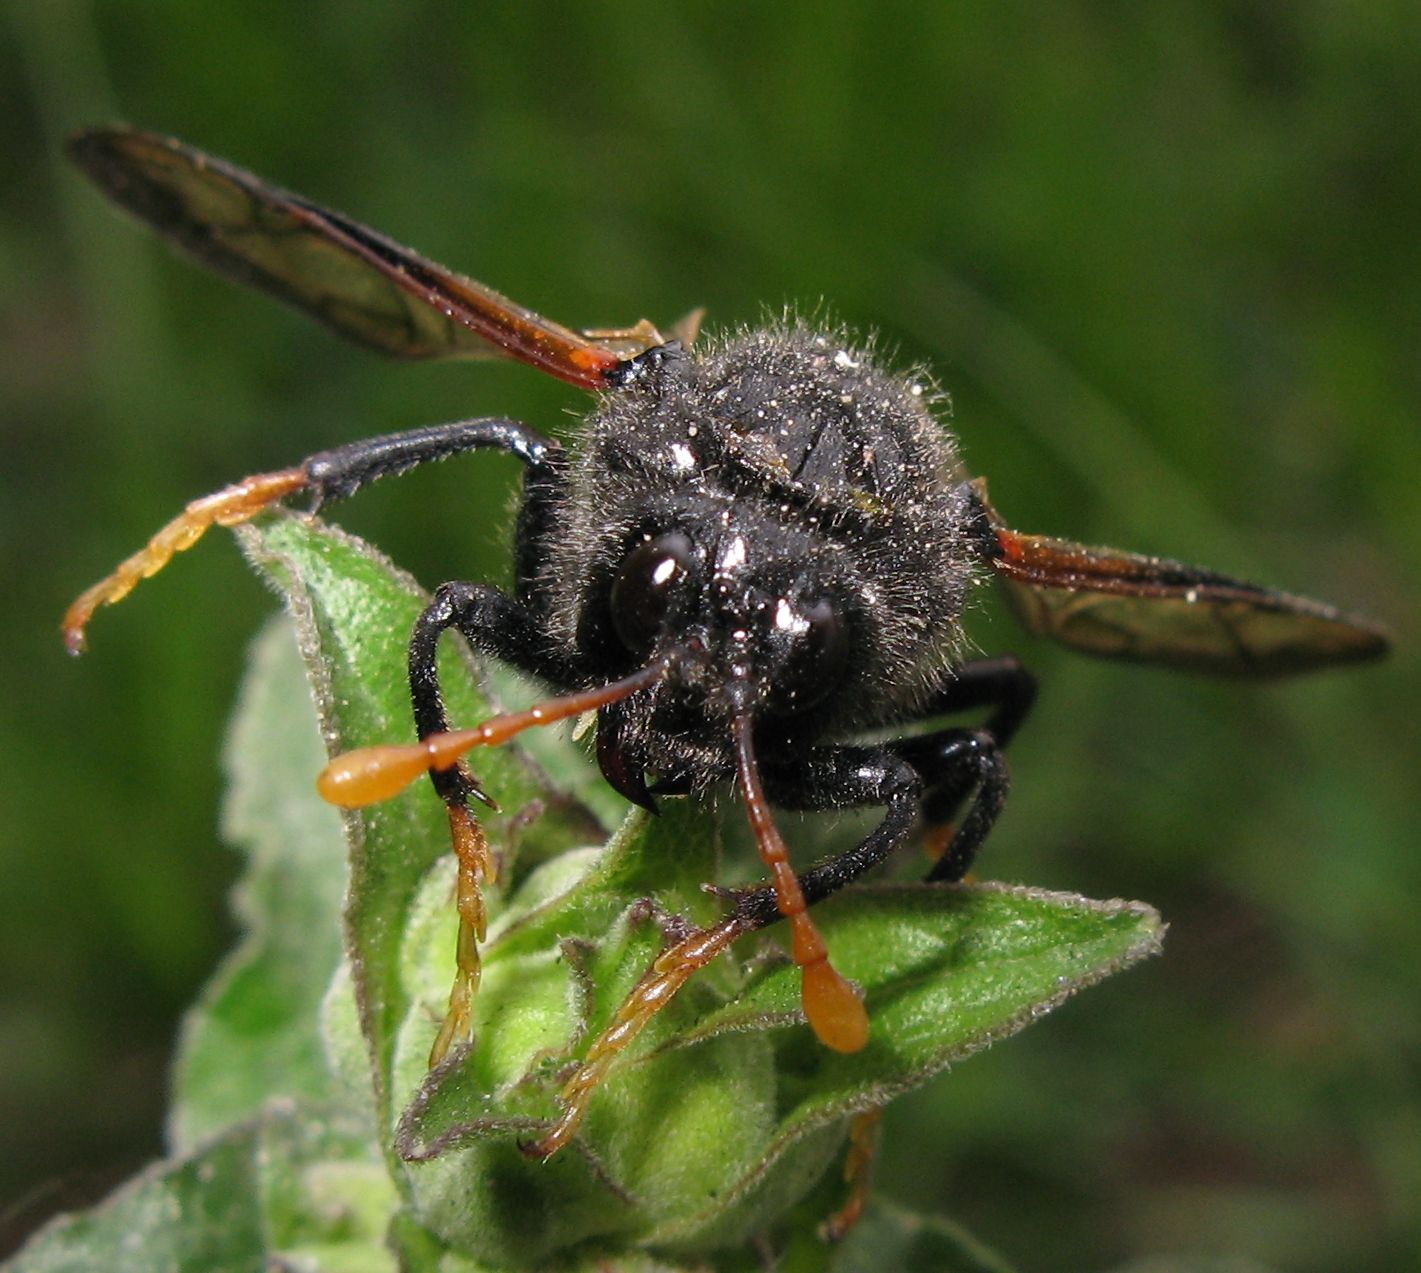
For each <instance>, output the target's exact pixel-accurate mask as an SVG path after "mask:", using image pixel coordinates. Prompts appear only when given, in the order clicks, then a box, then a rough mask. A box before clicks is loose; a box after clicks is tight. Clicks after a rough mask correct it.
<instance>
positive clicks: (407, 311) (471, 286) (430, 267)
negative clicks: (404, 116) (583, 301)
mask: <svg viewBox="0 0 1421 1273" xmlns="http://www.w3.org/2000/svg"><path fill="white" fill-rule="evenodd" d="M69 155H70V158H71V159H73V160H74V162H75V163H76V164H78V165H79V167H80V168H82V169H83V170H84V172H85V173H87V174H88V176H89V177H91V178H92V179H93V180H94V181H95V182H96V183H97V184H98V185H99V186H100V187H101V188H102V189H103V190H104V191H105V193H107V194H108V195H109V196H110V197H111V198H112V199H113V200H114V201H115V202H117V203H118V204H120V205H121V206H122V207H124V208H125V209H127V210H128V211H129V212H131V213H133V214H134V215H135V216H137V217H139V218H140V219H141V220H143V221H147V222H148V223H149V224H150V225H152V226H153V227H154V228H155V229H157V230H158V231H159V232H160V233H161V234H163V235H164V236H165V237H166V238H168V239H170V240H172V241H173V242H174V243H176V244H177V245H178V246H179V247H181V248H182V249H183V250H184V251H186V252H188V253H189V254H190V255H192V256H194V257H196V258H197V259H198V260H199V261H201V262H202V263H203V264H204V265H207V266H210V267H211V268H212V269H214V270H216V271H217V272H218V273H220V274H225V275H226V276H227V277H228V278H232V279H236V280H237V281H238V282H241V283H247V284H250V285H251V286H253V287H257V288H260V289H261V290H262V291H265V292H270V293H271V294H272V295H274V296H276V297H278V298H279V299H280V300H283V301H285V302H287V303H288V304H290V305H293V306H295V307H296V308H297V309H300V310H304V311H305V312H306V313H308V314H310V315H311V316H312V317H314V318H316V319H318V320H320V321H321V322H322V323H324V324H326V326H328V327H331V328H333V329H334V330H335V331H337V332H339V333H340V334H341V335H343V336H347V337H350V338H351V339H353V340H356V341H359V342H360V343H361V344H364V345H369V346H372V347H374V348H375V349H378V350H380V351H381V352H382V353H386V354H390V355H393V356H395V357H398V358H461V357H462V358H490V357H506V358H516V359H519V360H521V361H523V362H527V363H531V364H532V365H534V366H536V367H539V368H540V369H542V370H543V371H546V372H548V373H549V374H551V375H554V376H557V377H558V378H559V379H561V380H566V381H569V382H570V383H572V384H576V385H580V386H582V387H583V388H588V389H596V388H601V387H603V386H604V385H606V384H608V383H609V380H608V375H609V373H610V372H611V371H612V370H613V369H614V368H616V367H618V366H620V365H621V363H622V362H623V360H624V359H625V358H626V357H628V356H630V355H629V353H628V350H630V354H632V355H634V354H635V353H637V352H640V349H636V348H632V345H634V344H635V343H636V342H635V341H632V342H625V341H624V342H621V343H620V344H619V345H618V346H616V347H610V346H609V345H608V344H603V343H600V342H599V341H597V340H595V339H589V338H587V337H584V336H580V335H578V334H577V333H576V332H573V331H570V330H568V329H567V328H565V327H561V326H559V325H558V324H557V323H553V322H550V321H549V320H548V319H545V318H542V317H540V316H539V315H537V314H534V313H533V312H532V311H531V310H527V309H524V308H523V307H522V306H519V305H515V304H514V303H513V302H512V301H510V300H508V299H507V298H506V297H503V296H500V295H499V294H498V293H497V292H495V291H493V290H492V289H491V288H487V287H484V286H483V284H481V283H476V282H474V281H473V280H472V279H468V278H464V277H462V276H461V275H458V274H453V273H451V272H450V271H448V270H446V269H444V268H442V267H441V266H438V265H435V264H434V263H433V262H431V261H427V260H425V259H424V258H423V257H421V256H419V255H417V254H416V253H414V252H411V251H410V250H409V249H408V248H405V247H401V246H400V245H399V244H397V243H395V242H394V241H393V240H391V239H388V238H386V237H385V236H384V235H382V234H377V233H376V232H375V231H374V230H371V229H369V228H367V227H366V226H363V225H361V224H359V223H358V222H356V221H352V220H350V219H349V218H347V217H344V216H342V215H341V214H340V213H337V212H331V211H329V210H327V209H325V208H321V207H318V206H317V205H316V204H314V203H311V202H309V201H308V200H306V199H303V198H301V196H300V195H294V194H289V193H288V192H286V191H284V190H279V189H277V188H276V187H275V186H271V185H268V184H267V183H266V182H264V181H262V180H261V179H260V178H258V177H255V176H253V175H252V174H251V173H249V172H244V171H243V170H242V169H240V168H237V167H234V166H233V165H231V164H228V163H225V162H224V161H222V160H220V159H215V158H213V157H212V156H210V155H206V154H204V153H203V152H202V151H200V150H195V149H194V148H192V147H191V146H187V145H185V144H184V143H182V142H180V141H177V140H175V139H172V138H168V137H160V136H157V135H155V134H152V133H145V132H139V131H136V130H132V129H126V128H95V129H90V130H87V131H85V132H81V133H78V134H76V135H75V136H74V137H73V138H71V139H70V142H69ZM629 330H630V331H633V332H639V333H640V332H644V333H645V336H644V339H645V341H646V342H647V343H646V344H644V345H643V346H642V348H646V347H648V345H649V344H654V343H656V341H655V340H654V339H653V338H654V337H655V329H654V328H652V327H651V325H650V324H645V325H644V326H643V327H639V328H634V329H629Z"/></svg>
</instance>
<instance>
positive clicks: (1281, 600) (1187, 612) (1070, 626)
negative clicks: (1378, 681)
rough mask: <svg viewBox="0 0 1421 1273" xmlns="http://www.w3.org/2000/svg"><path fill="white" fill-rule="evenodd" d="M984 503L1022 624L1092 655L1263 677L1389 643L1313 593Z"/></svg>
mask: <svg viewBox="0 0 1421 1273" xmlns="http://www.w3.org/2000/svg"><path fill="white" fill-rule="evenodd" d="M987 512H988V516H989V517H990V518H991V527H990V530H991V536H992V542H991V544H990V546H989V555H990V557H991V560H992V565H993V566H994V567H996V570H997V572H998V574H999V575H1001V577H1002V578H1003V580H1004V581H1005V582H1006V584H1007V588H1008V592H1009V593H1010V596H1011V599H1012V602H1013V605H1014V607H1015V609H1016V611H1017V613H1018V615H1020V617H1021V619H1022V621H1023V622H1024V623H1025V624H1026V626H1027V627H1028V628H1030V629H1031V630H1032V631H1033V632H1038V633H1041V634H1042V635H1044V636H1050V637H1054V638H1055V639H1056V640H1058V641H1061V642H1063V643H1064V644H1066V645H1069V646H1072V647H1074V648H1075V649H1077V650H1083V651H1085V652H1086V653H1088V654H1098V655H1101V656H1103V657H1105V658H1113V659H1131V660H1136V661H1139V662H1144V663H1164V664H1168V665H1170V666H1172V667H1181V668H1190V669H1193V670H1195V671H1200V672H1209V673H1213V674H1215V675H1234V676H1256V677H1267V676H1287V675H1291V674H1294V673H1298V672H1309V671H1313V670H1314V669H1317V668H1324V667H1331V666H1335V665H1337V664H1342V663H1356V662H1361V661H1363V660H1366V659H1374V658H1378V657H1380V656H1381V655H1382V654H1384V653H1386V651H1387V649H1388V648H1389V646H1390V640H1389V638H1388V636H1387V633H1386V632H1385V631H1384V630H1383V629H1382V628H1380V627H1378V626H1377V625H1376V624H1374V623H1372V622H1370V621H1369V620H1367V619H1363V618H1360V617H1359V616H1357V615H1351V614H1346V613H1344V612H1343V611H1341V610H1337V609H1335V608H1334V607H1332V606H1329V605H1324V604H1323V603H1321V602H1319V601H1311V600H1308V599H1307V598H1306V597H1295V596H1292V595H1290V594H1289V593H1286V592H1277V591H1274V590H1273V589H1271V588H1262V587H1259V586H1257V585H1256V584H1250V583H1241V582H1240V581H1239V580H1237V579H1230V578H1228V577H1227V576H1226V575H1219V574H1215V573H1213V572H1212V571H1208V570H1200V569H1197V568H1196V567H1193V566H1186V565H1183V564H1181V563H1180V562H1177V561H1167V560H1164V559H1162V558H1159V557H1144V556H1140V555H1139V554H1136V553H1125V552H1118V551H1116V550H1115V549H1111V548H1087V547H1085V546H1084V545H1081V544H1075V543H1071V542H1069V541H1067V540H1062V539H1048V538H1046V537H1044V536H1041V535H1023V534H1020V533H1019V532H1017V531H1014V530H1009V529H1007V528H1006V527H1005V526H1002V525H1001V524H1000V523H999V522H997V521H996V518H995V514H993V513H991V511H990V509H987Z"/></svg>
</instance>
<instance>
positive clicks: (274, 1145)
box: [6, 1105, 395, 1273]
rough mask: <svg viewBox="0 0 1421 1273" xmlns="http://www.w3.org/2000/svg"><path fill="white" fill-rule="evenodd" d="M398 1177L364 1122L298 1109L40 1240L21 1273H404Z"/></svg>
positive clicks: (140, 1180)
mask: <svg viewBox="0 0 1421 1273" xmlns="http://www.w3.org/2000/svg"><path fill="white" fill-rule="evenodd" d="M393 1202H394V1194H393V1189H392V1187H391V1184H390V1180H389V1177H388V1175H387V1173H386V1172H385V1170H384V1168H383V1165H382V1164H381V1162H380V1160H379V1157H378V1156H377V1155H376V1154H375V1153H374V1152H373V1147H371V1146H370V1145H369V1142H368V1140H366V1139H365V1137H364V1135H363V1130H362V1129H361V1127H360V1126H359V1125H358V1123H357V1124H356V1125H351V1124H349V1123H348V1121H346V1120H342V1119H341V1118H339V1117H332V1116H331V1115H330V1114H329V1112H325V1113H323V1114H321V1115H319V1116H318V1115H316V1114H315V1113H314V1112H313V1111H310V1110H305V1109H301V1108H300V1107H298V1106H294V1105H288V1106H286V1107H284V1108H282V1109H280V1110H272V1111H269V1112H268V1113H267V1114H265V1115H263V1116H262V1117H261V1118H259V1119H256V1120H253V1121H251V1122H248V1123H245V1124H243V1125H241V1126H239V1127H237V1128H234V1129H231V1130H229V1131H228V1132H227V1133H225V1134H224V1135H223V1136H221V1137H219V1138H217V1139H216V1140H213V1141H211V1142H209V1143H208V1144H206V1145H205V1146H203V1147H202V1148H200V1149H198V1150H196V1151H194V1152H193V1153H191V1154H187V1155H184V1156H182V1157H179V1158H176V1159H172V1160H168V1161H165V1162H162V1163H158V1164H157V1165H155V1166H154V1167H151V1168H149V1169H148V1170H147V1171H145V1172H143V1173H142V1174H141V1175H139V1176H138V1177H136V1178H135V1179H134V1180H133V1181H131V1182H130V1183H129V1184H127V1185H125V1186H124V1187H123V1188H121V1189H119V1190H118V1191H117V1192H116V1193H114V1194H113V1195H112V1196H111V1197H109V1198H108V1199H107V1200H105V1201H104V1202H103V1203H101V1204H100V1205H99V1206H97V1207H95V1208H94V1209H93V1210H92V1211H89V1212H87V1213H85V1214H83V1215H79V1216H68V1217H64V1218H61V1219H59V1220H57V1221H55V1222H53V1223H52V1224H50V1225H48V1226H47V1227H46V1228H44V1229H42V1230H41V1231H40V1232H39V1233H37V1234H36V1235H35V1236H34V1237H33V1238H32V1239H31V1240H30V1241H29V1243H27V1244H26V1246H25V1247H24V1248H23V1249H22V1250H21V1251H20V1252H19V1254H18V1255H16V1256H15V1258H14V1259H13V1260H12V1261H10V1262H9V1263H8V1264H7V1265H6V1268H7V1270H9V1273H92V1271H93V1270H96V1269H102V1270H104V1271H105V1273H130V1271H131V1273H152V1270H154V1269H162V1270H165V1271H167V1273H210V1271H211V1270H214V1269H224V1270H225V1269H232V1270H237V1269H263V1268H270V1267H274V1266H279V1267H319V1268H320V1269H322V1270H329V1271H330V1273H393V1270H394V1267H395V1262H394V1259H393V1258H392V1256H391V1255H390V1254H389V1253H388V1252H387V1251H386V1250H385V1249H384V1245H383V1236H384V1230H385V1226H386V1224H387V1223H388V1218H389V1214H390V1211H391V1208H392V1204H393Z"/></svg>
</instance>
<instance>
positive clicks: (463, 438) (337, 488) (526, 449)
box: [61, 417, 561, 654]
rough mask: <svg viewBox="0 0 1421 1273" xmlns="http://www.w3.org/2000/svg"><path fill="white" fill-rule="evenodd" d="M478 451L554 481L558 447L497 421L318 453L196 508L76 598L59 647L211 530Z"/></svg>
mask: <svg viewBox="0 0 1421 1273" xmlns="http://www.w3.org/2000/svg"><path fill="white" fill-rule="evenodd" d="M479 447H496V448H498V449H500V450H503V451H509V452H511V453H512V454H514V455H516V456H518V457H519V459H521V460H523V462H524V463H525V464H527V465H529V466H530V469H531V470H535V471H538V472H539V474H540V476H539V479H538V482H540V483H542V484H543V485H546V484H547V482H548V481H550V480H552V477H551V475H552V473H553V471H554V470H555V469H556V468H557V467H558V457H559V455H560V454H561V448H560V447H559V446H558V445H557V443H555V442H552V441H549V440H548V439H547V438H544V437H542V436H541V435H540V434H538V433H535V432H534V431H533V430H532V429H529V428H528V427H527V426H526V425H522V424H519V423H518V422H517V421H516V420H508V419H503V418H497V417H495V418H490V419H483V420H460V421H457V422H455V423H453V424H442V425H436V426H434V427H433V428H426V429H413V430H410V431H409V432H407V433H392V434H389V435H387V436H385V437H380V438H371V439H370V440H368V441H365V442H355V443H352V444H351V445H349V446H343V447H337V448H336V449H334V450H331V451H321V452H318V453H317V454H315V455H312V456H309V457H308V458H307V459H305V460H303V461H302V462H301V463H300V464H298V465H297V466H296V467H295V468H289V469H279V470H277V471H276V472H273V473H257V474H254V475H253V476H251V477H246V478H243V479H242V480H241V481H240V482H235V483H233V484H232V485H231V486H227V487H224V488H223V489H222V490H220V491H214V492H213V493H212V494H211V495H204V496H203V497H202V498H201V499H196V500H193V501H192V503H190V504H189V505H188V506H187V507H186V508H185V509H183V511H182V512H181V513H179V514H178V515H177V516H176V517H175V518H173V520H172V521H170V522H169V523H168V524H167V525H166V526H164V527H163V528H162V529H161V530H159V531H158V533H157V534H155V535H154V536H153V537H152V538H151V539H150V540H149V541H148V543H147V544H145V545H144V546H143V547H142V548H141V549H139V550H138V552H136V553H134V554H133V555H132V556H131V557H129V558H127V559H126V560H124V561H122V562H120V563H119V565H118V566H117V567H116V568H115V569H114V570H113V571H112V573H110V574H109V575H108V576H106V577H105V578H103V579H101V580H99V582H98V583H96V584H94V585H93V587H91V588H88V589H86V590H85V591H84V592H83V593H81V594H80V595H79V597H78V598H76V599H75V601H74V602H73V604H72V605H71V606H70V607H69V609H68V610H67V611H66V612H65V615H64V621H63V624H62V625H61V627H62V631H63V633H64V643H65V645H66V646H67V647H68V649H69V651H70V653H73V654H78V653H81V652H82V651H83V649H84V644H85V638H84V631H85V628H86V627H87V626H88V623H89V620H90V619H91V618H92V617H93V615H94V611H96V610H97V609H98V608H99V607H100V606H105V605H112V604H113V603H114V602H115V601H120V600H122V599H123V598H124V597H126V596H127V595H128V594H129V593H130V592H132V591H133V589H134V588H135V587H137V585H138V584H139V583H140V582H142V581H143V580H144V579H147V578H149V577H151V576H152V575H155V574H157V573H158V571H160V570H162V569H163V567H164V566H166V565H167V564H168V562H169V561H171V560H172V559H173V556H174V555H175V554H176V553H179V552H182V551H184V550H185V549H188V548H191V547H192V546H193V544H195V543H197V541H198V540H199V539H201V538H202V536H203V535H204V534H205V533H206V532H207V531H208V530H210V529H211V528H212V527H213V526H236V525H238V524H240V523H242V522H245V521H250V520H251V519H252V518H253V517H255V516H256V515H257V514H258V513H261V512H263V511H264V510H266V509H268V508H271V507H272V506H273V505H275V504H278V503H280V502H281V501H282V500H284V499H286V498H287V497H288V496H291V495H296V494H299V493H302V492H309V493H310V495H311V497H312V505H313V511H314V510H315V509H316V508H319V507H320V506H321V505H322V504H324V503H328V502H330V501H332V500H336V499H344V498H345V497H346V496H348V495H352V494H354V493H355V492H356V491H357V490H358V489H359V488H360V487H362V486H364V485H366V484H367V483H369V482H373V481H375V480H377V479H378V478H382V477H389V476H391V475H393V474H396V473H404V472H406V471H408V470H409V469H412V468H414V467H416V466H417V465H420V464H428V463H430V462H432V461H434V460H443V459H447V458H448V457H449V456H451V455H457V454H459V453H461V452H463V451H471V450H475V449H477V448H479ZM535 484H537V483H535Z"/></svg>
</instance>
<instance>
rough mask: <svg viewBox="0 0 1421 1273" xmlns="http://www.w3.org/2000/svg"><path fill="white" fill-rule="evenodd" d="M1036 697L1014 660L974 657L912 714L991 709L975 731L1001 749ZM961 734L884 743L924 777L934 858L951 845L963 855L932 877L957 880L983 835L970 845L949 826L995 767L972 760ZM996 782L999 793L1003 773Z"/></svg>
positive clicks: (926, 817) (925, 807) (941, 733)
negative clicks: (920, 708)
mask: <svg viewBox="0 0 1421 1273" xmlns="http://www.w3.org/2000/svg"><path fill="white" fill-rule="evenodd" d="M1035 700H1036V678H1035V677H1034V676H1032V675H1031V673H1030V672H1028V671H1027V670H1026V669H1025V668H1024V667H1022V666H1021V664H1020V663H1019V662H1018V661H1017V660H1016V659H1015V658H1013V657H1011V656H1006V657H1003V658H995V659H979V660H976V661H974V662H972V663H967V664H964V665H963V666H962V667H960V668H958V669H957V671H956V673H955V674H954V676H953V679H952V680H951V681H950V682H948V684H946V685H945V686H943V688H942V689H941V690H940V691H939V692H938V694H937V695H936V696H935V697H934V698H933V699H932V700H930V701H929V702H928V703H927V704H926V705H925V706H924V708H923V709H922V710H921V711H920V712H919V713H917V714H916V718H917V719H919V720H925V719H929V718H931V717H934V716H941V715H950V714H952V713H956V712H966V711H972V710H974V709H976V708H981V707H991V708H994V709H995V710H994V711H993V712H992V713H991V715H990V716H989V717H988V718H987V720H986V722H985V723H984V724H983V726H982V729H981V731H980V732H981V733H983V734H984V735H986V736H987V738H988V739H990V740H991V742H992V743H993V744H994V746H995V750H996V751H997V752H1000V751H1001V750H1002V749H1003V748H1005V747H1006V745H1007V743H1008V742H1010V741H1011V739H1012V738H1013V737H1014V736H1015V735H1016V732H1017V730H1018V729H1019V728H1020V727H1021V724H1022V722H1023V721H1024V720H1025V719H1026V716H1027V714H1028V713H1029V712H1030V710H1031V707H1032V704H1033V703H1034V702H1035ZM965 732H966V731H963V730H941V731H938V732H935V733H932V734H926V735H921V736H919V737H916V738H905V739H901V740H899V741H897V742H894V743H891V744H889V745H890V747H891V748H892V750H893V751H894V752H895V753H897V754H898V755H900V756H903V757H904V758H905V759H906V760H908V762H909V763H910V764H912V765H913V766H914V767H915V768H916V769H917V770H918V771H919V772H920V773H921V774H922V775H923V780H924V783H925V784H926V786H927V795H926V797H925V798H924V800H923V818H924V820H925V821H926V822H927V823H928V824H929V828H930V830H929V833H928V843H929V846H930V847H932V846H934V845H935V846H936V848H937V854H936V856H937V857H939V858H942V857H944V856H946V855H947V851H948V846H949V845H951V846H952V849H953V852H954V853H955V854H957V855H958V856H959V857H965V859H966V860H965V861H962V862H959V863H956V864H954V865H953V866H952V867H943V868H941V870H942V871H945V872H948V873H947V874H941V873H938V872H937V871H935V872H934V874H933V875H932V877H931V878H933V879H959V878H961V875H963V874H965V873H966V871H967V869H968V867H969V866H970V860H971V856H972V854H974V853H975V852H976V848H977V847H980V845H981V839H982V836H984V835H985V834H986V829H987V828H986V827H982V828H980V831H979V832H978V833H976V844H975V845H973V844H972V842H971V838H970V837H969V838H968V839H967V840H964V839H962V837H961V836H960V835H958V834H957V832H956V831H955V828H954V827H953V826H952V825H951V821H952V819H953V817H954V815H955V814H956V813H957V810H958V808H959V807H960V806H961V805H962V802H963V801H964V800H966V799H967V797H968V796H969V795H971V794H972V791H973V789H974V788H976V787H978V786H979V784H980V783H981V781H982V779H983V777H984V775H985V773H986V772H987V770H989V769H992V768H993V767H994V766H993V765H992V764H991V763H990V762H989V761H984V760H983V759H982V758H981V757H980V756H978V757H976V758H975V759H974V757H973V756H972V754H971V753H972V750H973V746H972V744H970V743H968V742H966V741H964V740H963V738H962V737H961V735H963V734H964V733H965ZM987 750H992V749H991V748H988V749H987ZM999 759H1000V758H999V757H998V760H999ZM1001 783H1002V794H1003V795H1004V794H1005V774H1003V775H1002V778H1001ZM952 872H956V873H952Z"/></svg>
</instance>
